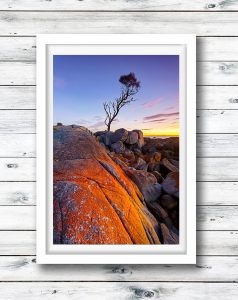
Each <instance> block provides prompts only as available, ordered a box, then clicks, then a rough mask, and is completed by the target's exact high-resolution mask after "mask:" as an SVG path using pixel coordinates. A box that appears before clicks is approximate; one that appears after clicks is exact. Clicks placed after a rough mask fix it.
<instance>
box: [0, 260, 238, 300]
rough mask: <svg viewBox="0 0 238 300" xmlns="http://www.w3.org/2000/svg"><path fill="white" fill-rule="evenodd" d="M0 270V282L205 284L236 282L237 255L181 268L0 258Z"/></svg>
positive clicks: (237, 274)
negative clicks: (54, 262)
mask: <svg viewBox="0 0 238 300" xmlns="http://www.w3.org/2000/svg"><path fill="white" fill-rule="evenodd" d="M155 263H156V262H155ZM0 269H1V281H130V282H131V281H144V282H147V281H160V282H163V281H165V282H167V281H170V282H173V281H182V282H183V281H188V282H189V281H194V282H195V281H196V282H203V284H204V282H211V281H216V282H223V281H225V282H236V281H237V280H238V264H237V256H225V257H224V256H198V257H197V264H196V265H180V266H179V265H149V266H147V265H47V266H42V265H37V264H36V257H35V256H0ZM216 296H217V295H216Z"/></svg>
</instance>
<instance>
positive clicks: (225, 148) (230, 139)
mask: <svg viewBox="0 0 238 300" xmlns="http://www.w3.org/2000/svg"><path fill="white" fill-rule="evenodd" d="M0 139H1V146H2V147H0V157H35V156H36V149H35V147H36V144H35V139H36V135H35V134H0ZM232 156H235V157H236V156H238V134H197V157H232Z"/></svg>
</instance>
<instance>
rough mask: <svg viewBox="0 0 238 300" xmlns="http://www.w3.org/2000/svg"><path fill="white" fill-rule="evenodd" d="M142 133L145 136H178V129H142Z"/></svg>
mask: <svg viewBox="0 0 238 300" xmlns="http://www.w3.org/2000/svg"><path fill="white" fill-rule="evenodd" d="M142 132H143V135H144V136H145V137H146V136H179V131H178V130H176V131H161V132H159V131H153V130H151V131H150V130H148V131H147V130H142Z"/></svg>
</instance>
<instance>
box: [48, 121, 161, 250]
mask: <svg viewBox="0 0 238 300" xmlns="http://www.w3.org/2000/svg"><path fill="white" fill-rule="evenodd" d="M143 202H144V197H143V195H142V194H141V192H140V191H139V189H138V188H137V186H136V185H135V184H134V183H133V182H132V181H131V180H130V179H129V178H128V177H127V176H126V175H125V173H124V172H123V170H122V169H121V167H120V166H119V165H117V164H116V163H115V162H114V161H113V160H112V159H111V158H110V157H109V155H108V154H107V152H106V149H105V148H104V147H102V146H101V145H100V143H99V142H98V141H97V139H96V137H95V136H93V135H92V134H91V133H90V132H89V131H88V130H87V129H86V128H83V127H80V128H72V127H67V128H66V126H60V128H59V127H57V128H54V243H56V244H57V243H63V244H159V243H160V240H159V238H158V230H159V229H158V228H159V226H158V222H157V221H156V219H155V217H154V216H153V215H152V214H151V213H150V212H149V210H148V209H147V207H146V206H145V205H144V204H143Z"/></svg>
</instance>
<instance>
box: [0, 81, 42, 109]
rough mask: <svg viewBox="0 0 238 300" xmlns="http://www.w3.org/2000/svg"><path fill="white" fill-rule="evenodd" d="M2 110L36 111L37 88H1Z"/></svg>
mask: <svg viewBox="0 0 238 300" xmlns="http://www.w3.org/2000/svg"><path fill="white" fill-rule="evenodd" d="M0 94H1V101H0V109H35V108H36V87H35V86H0Z"/></svg>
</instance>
